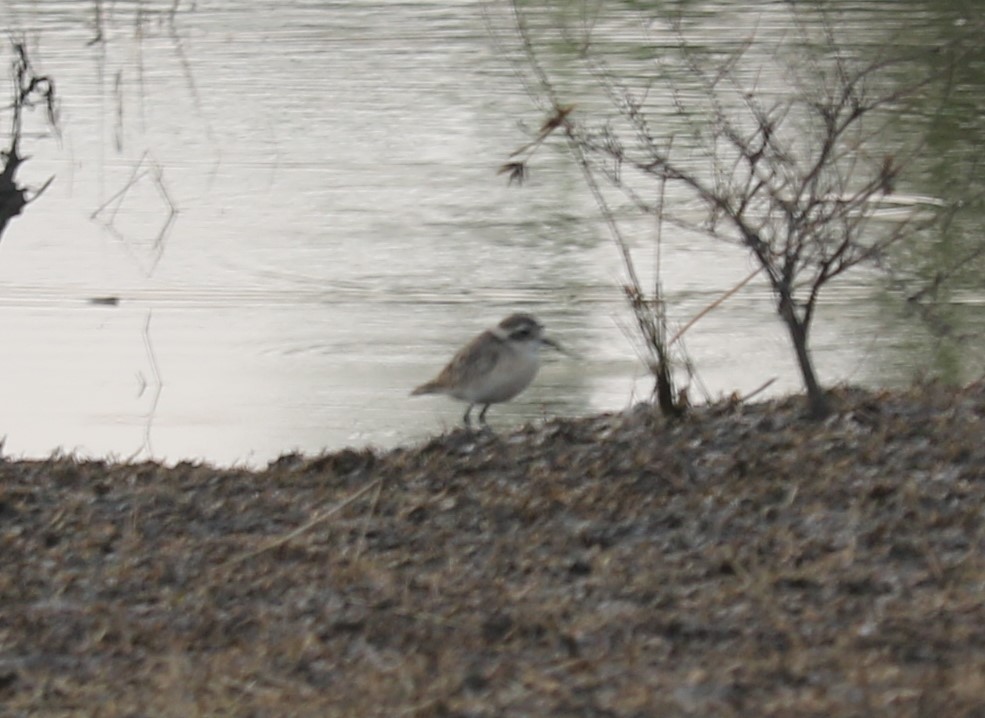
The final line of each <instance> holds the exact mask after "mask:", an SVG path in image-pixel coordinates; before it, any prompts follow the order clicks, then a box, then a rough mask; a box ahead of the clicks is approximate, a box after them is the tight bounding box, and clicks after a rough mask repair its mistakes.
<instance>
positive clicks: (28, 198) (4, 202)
mask: <svg viewBox="0 0 985 718" xmlns="http://www.w3.org/2000/svg"><path fill="white" fill-rule="evenodd" d="M13 46H14V55H15V58H14V63H13V66H12V68H11V72H12V78H11V79H12V80H13V89H12V98H11V100H12V101H11V104H10V106H9V109H10V111H11V126H10V140H9V144H8V146H7V149H5V150H2V151H0V158H2V160H3V168H2V169H0V237H2V236H3V231H4V230H5V229H6V228H7V223H8V222H10V220H11V219H13V218H14V217H16V216H18V215H19V214H20V213H21V212H22V211H23V210H24V207H26V206H27V205H28V204H30V203H31V202H33V201H34V200H36V199H37V198H38V197H40V196H41V195H42V194H43V193H44V191H45V190H46V189H48V186H49V185H50V184H51V183H52V182H53V181H54V179H55V178H54V177H49V178H48V180H47V181H46V182H45V183H44V184H43V185H42V186H41V187H40V188H39V189H37V190H34V191H33V192H31V191H29V190H28V189H27V188H25V187H22V186H21V185H19V184H18V183H17V177H16V176H17V169H18V168H19V167H20V166H21V164H23V163H24V162H25V161H26V160H27V159H29V158H28V157H27V156H25V155H22V154H21V151H20V143H21V137H22V136H23V131H24V111H25V110H33V109H35V108H36V107H43V108H44V110H45V116H46V120H47V123H48V126H49V128H51V129H52V130H53V131H54V132H55V134H57V133H58V113H57V104H56V99H55V82H54V80H52V79H51V78H50V77H48V76H47V75H38V74H37V73H36V72H35V71H34V68H33V67H32V66H31V62H30V60H29V58H28V54H27V46H26V45H25V44H24V42H22V41H14V42H13Z"/></svg>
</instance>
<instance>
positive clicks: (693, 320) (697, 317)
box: [667, 267, 763, 346]
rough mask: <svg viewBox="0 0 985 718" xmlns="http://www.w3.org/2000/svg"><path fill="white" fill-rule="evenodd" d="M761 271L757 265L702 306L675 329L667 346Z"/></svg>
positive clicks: (672, 343)
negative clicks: (706, 304) (682, 324)
mask: <svg viewBox="0 0 985 718" xmlns="http://www.w3.org/2000/svg"><path fill="white" fill-rule="evenodd" d="M761 271H763V268H762V267H758V268H756V269H754V270H753V271H752V273H751V274H750V275H749V276H748V277H746V278H745V279H743V280H742V281H741V282H739V283H738V284H736V285H735V286H734V287H732V288H731V289H730V290H728V291H727V292H725V294H723V295H722V296H720V297H719V298H718V299H716V300H715V301H713V302H712V303H711V304H709V305H708V306H707V307H705V308H704V309H702V310H701V311H700V312H698V313H697V314H695V315H694V316H693V317H691V319H690V320H689V321H688V323H687V324H685V325H684V326H683V327H681V328H680V329H678V330H677V333H676V334H675V335H674V336H673V337H671V339H670V341H669V342H667V346H673V345H674V343H675V342H676V341H677V340H678V339H680V338H681V337H682V336H684V332H686V331H687V330H688V329H690V328H691V327H693V326H694V325H695V324H697V323H698V321H699V320H700V319H701V318H702V317H704V316H705V315H706V314H709V313H710V312H711V311H712V310H714V309H716V308H717V307H719V306H721V304H722V303H723V302H724V301H725V300H726V299H728V298H729V297H731V296H732V295H733V294H735V293H736V292H738V291H739V290H740V289H742V288H743V287H744V286H746V285H747V284H749V282H751V281H752V280H753V278H755V276H756V275H757V274H759V273H760V272H761Z"/></svg>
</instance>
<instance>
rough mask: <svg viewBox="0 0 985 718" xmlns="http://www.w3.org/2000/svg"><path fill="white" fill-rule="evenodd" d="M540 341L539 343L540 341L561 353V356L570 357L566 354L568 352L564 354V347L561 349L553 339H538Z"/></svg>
mask: <svg viewBox="0 0 985 718" xmlns="http://www.w3.org/2000/svg"><path fill="white" fill-rule="evenodd" d="M540 340H541V341H542V342H543V343H544V344H546V345H547V346H549V347H553V348H554V349H556V350H558V351H559V352H561V353H562V354H564V355H565V356H570V354H568V352H566V351H565V350H564V347H562V346H561V345H560V344H558V343H557V342H556V341H554V340H553V339H551V338H549V337H541V338H540Z"/></svg>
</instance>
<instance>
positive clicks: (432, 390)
mask: <svg viewBox="0 0 985 718" xmlns="http://www.w3.org/2000/svg"><path fill="white" fill-rule="evenodd" d="M439 391H441V387H440V386H439V384H438V382H436V381H429V382H426V383H424V384H421V385H420V386H419V387H417V388H416V389H414V391H412V392H411V393H410V395H411V396H419V395H421V394H437V393H438V392H439Z"/></svg>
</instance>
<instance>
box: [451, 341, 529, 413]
mask: <svg viewBox="0 0 985 718" xmlns="http://www.w3.org/2000/svg"><path fill="white" fill-rule="evenodd" d="M538 348H539V343H538V342H524V343H510V344H509V345H508V346H507V347H505V349H506V350H505V351H503V352H502V353H501V355H500V357H499V361H497V362H496V364H495V365H494V366H493V367H492V369H491V370H490V371H488V372H486V373H485V374H483V375H481V376H476V377H472V381H469V382H467V383H466V385H465V386H462V387H461V389H460V392H459V393H458V394H456V395H455V396H456V398H458V399H461V400H463V401H468V402H473V403H476V404H497V403H499V402H502V401H509V400H510V399H512V398H513V397H514V396H516V395H517V394H519V393H520V392H521V391H523V390H524V389H526V388H527V387H528V386H530V382H532V381H533V380H534V377H535V376H537V370H538V369H539V368H540V354H539V352H538V351H537V350H538Z"/></svg>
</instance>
